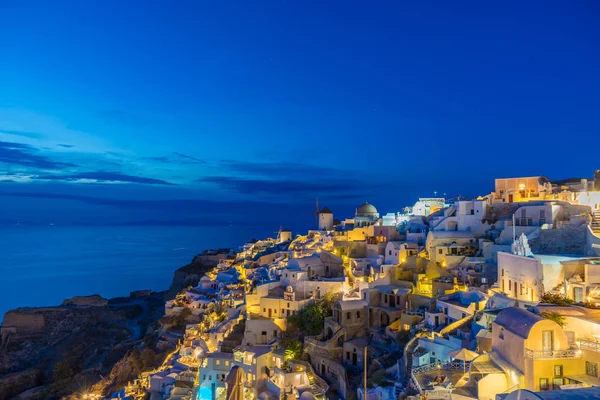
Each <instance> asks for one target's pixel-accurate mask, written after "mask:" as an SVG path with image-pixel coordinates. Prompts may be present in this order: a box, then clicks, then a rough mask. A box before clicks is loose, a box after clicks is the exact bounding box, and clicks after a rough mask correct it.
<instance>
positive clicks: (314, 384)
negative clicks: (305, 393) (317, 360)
mask: <svg viewBox="0 0 600 400" xmlns="http://www.w3.org/2000/svg"><path fill="white" fill-rule="evenodd" d="M294 365H300V366H302V367H303V368H304V371H306V376H307V377H308V382H309V383H310V392H311V393H312V394H313V396H315V399H317V400H326V399H327V397H325V393H326V392H327V391H328V390H329V385H327V383H326V382H325V381H324V380H323V378H321V377H320V376H315V371H314V370H313V368H312V365H310V364H309V363H308V362H306V361H300V360H293V361H290V366H294Z"/></svg>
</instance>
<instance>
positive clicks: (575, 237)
mask: <svg viewBox="0 0 600 400" xmlns="http://www.w3.org/2000/svg"><path fill="white" fill-rule="evenodd" d="M587 229H588V227H587V225H584V226H580V227H573V228H571V227H568V228H563V229H542V230H541V231H540V237H539V238H536V239H532V240H530V241H529V245H530V247H531V251H533V253H535V254H581V255H582V256H583V255H585V254H586V253H587V252H586V243H587V240H586V239H587V238H586V231H587Z"/></svg>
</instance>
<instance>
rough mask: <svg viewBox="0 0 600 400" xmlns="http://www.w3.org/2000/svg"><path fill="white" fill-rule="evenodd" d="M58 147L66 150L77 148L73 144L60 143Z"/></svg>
mask: <svg viewBox="0 0 600 400" xmlns="http://www.w3.org/2000/svg"><path fill="white" fill-rule="evenodd" d="M57 146H59V147H64V148H66V149H70V148H72V147H75V146H74V145H72V144H65V143H58V144H57Z"/></svg>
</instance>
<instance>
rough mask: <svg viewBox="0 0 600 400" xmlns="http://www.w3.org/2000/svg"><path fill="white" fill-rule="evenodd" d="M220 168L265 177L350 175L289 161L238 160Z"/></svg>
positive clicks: (229, 161) (222, 162)
mask: <svg viewBox="0 0 600 400" xmlns="http://www.w3.org/2000/svg"><path fill="white" fill-rule="evenodd" d="M219 166H220V167H221V168H225V169H228V170H230V171H232V172H235V173H241V174H244V175H253V176H264V177H273V176H276V177H290V176H293V177H306V176H315V177H334V176H339V177H341V176H343V175H346V174H347V173H348V171H342V170H338V169H335V168H329V167H322V166H316V165H311V164H303V163H298V162H287V161H282V162H268V163H255V162H247V161H237V160H221V162H220V165H219Z"/></svg>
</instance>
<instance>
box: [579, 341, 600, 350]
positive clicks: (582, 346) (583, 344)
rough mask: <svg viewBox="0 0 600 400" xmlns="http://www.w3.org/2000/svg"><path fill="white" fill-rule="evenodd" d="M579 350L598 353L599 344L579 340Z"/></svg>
mask: <svg viewBox="0 0 600 400" xmlns="http://www.w3.org/2000/svg"><path fill="white" fill-rule="evenodd" d="M579 348H580V349H581V350H591V351H595V352H596V353H600V342H597V341H595V340H584V339H581V340H580V341H579Z"/></svg>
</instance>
